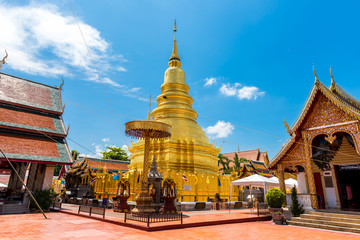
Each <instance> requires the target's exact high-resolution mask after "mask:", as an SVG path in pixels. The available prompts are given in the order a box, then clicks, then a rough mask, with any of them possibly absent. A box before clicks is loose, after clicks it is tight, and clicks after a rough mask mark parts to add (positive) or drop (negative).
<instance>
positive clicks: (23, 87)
mask: <svg viewBox="0 0 360 240" xmlns="http://www.w3.org/2000/svg"><path fill="white" fill-rule="evenodd" d="M9 79H11V81H9ZM0 89H2V90H3V91H2V92H3V94H4V96H5V98H10V99H15V100H19V101H24V102H29V103H35V104H38V105H44V106H48V107H51V105H52V103H51V96H50V91H49V90H48V89H45V88H41V87H37V86H33V85H30V84H26V83H25V82H24V81H21V80H19V79H16V78H10V77H8V78H6V77H1V78H0Z"/></svg>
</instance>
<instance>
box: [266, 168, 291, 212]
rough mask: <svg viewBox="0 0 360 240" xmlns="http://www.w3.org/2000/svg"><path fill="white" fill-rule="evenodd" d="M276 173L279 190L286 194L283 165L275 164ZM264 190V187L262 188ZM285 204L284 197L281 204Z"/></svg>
mask: <svg viewBox="0 0 360 240" xmlns="http://www.w3.org/2000/svg"><path fill="white" fill-rule="evenodd" d="M277 174H278V179H279V185H280V190H281V191H282V192H283V193H284V194H285V196H286V188H285V178H284V167H283V165H282V164H277ZM264 191H265V189H264ZM286 205H287V203H286V197H285V201H284V203H283V206H284V207H285V206H286Z"/></svg>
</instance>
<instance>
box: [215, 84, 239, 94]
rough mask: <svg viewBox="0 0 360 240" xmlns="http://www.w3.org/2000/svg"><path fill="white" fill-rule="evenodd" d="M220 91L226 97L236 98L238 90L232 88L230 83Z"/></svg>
mask: <svg viewBox="0 0 360 240" xmlns="http://www.w3.org/2000/svg"><path fill="white" fill-rule="evenodd" d="M219 90H220V93H222V94H223V95H225V96H235V95H236V88H235V87H230V84H229V83H226V84H223V85H222V86H221V88H220V89H219Z"/></svg>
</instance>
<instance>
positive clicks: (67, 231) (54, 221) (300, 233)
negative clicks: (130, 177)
mask: <svg viewBox="0 0 360 240" xmlns="http://www.w3.org/2000/svg"><path fill="white" fill-rule="evenodd" d="M223 214H225V213H223ZM46 215H47V217H48V219H44V217H43V216H42V215H41V214H18V215H1V216H0V224H1V231H0V239H21V240H24V239H37V240H41V239H47V240H48V239H51V240H52V239H87V240H90V239H96V240H104V239H140V240H148V239H161V240H168V239H184V240H185V239H186V240H188V239H207V240H209V239H249V240H252V239H254V240H255V239H256V240H262V239H266V240H271V239H276V240H277V239H279V240H287V239H291V240H296V239H301V240H310V239H311V240H317V239H327V240H328V239H341V240H347V239H349V240H350V239H352V240H354V239H360V235H357V234H350V233H341V232H335V231H328V230H318V229H309V228H301V227H295V226H285V225H283V226H279V225H274V224H273V223H272V222H270V221H267V222H253V223H236V224H225V225H216V226H206V227H194V228H186V229H177V230H166V231H156V232H146V231H141V230H137V229H133V228H128V227H123V226H119V225H115V224H111V223H106V222H102V221H99V220H96V219H89V218H84V217H81V216H74V215H69V214H66V213H59V212H51V213H47V214H46Z"/></svg>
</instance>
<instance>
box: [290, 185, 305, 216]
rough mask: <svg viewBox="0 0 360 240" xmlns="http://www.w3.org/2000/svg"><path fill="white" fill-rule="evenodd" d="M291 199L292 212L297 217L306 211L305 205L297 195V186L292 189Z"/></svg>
mask: <svg viewBox="0 0 360 240" xmlns="http://www.w3.org/2000/svg"><path fill="white" fill-rule="evenodd" d="M291 200H292V205H291V208H290V209H291V213H292V214H293V215H294V216H295V217H299V216H300V214H303V213H304V212H305V211H304V209H303V205H302V204H300V203H299V200H298V196H297V191H296V187H295V186H294V187H293V188H292V189H291Z"/></svg>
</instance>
